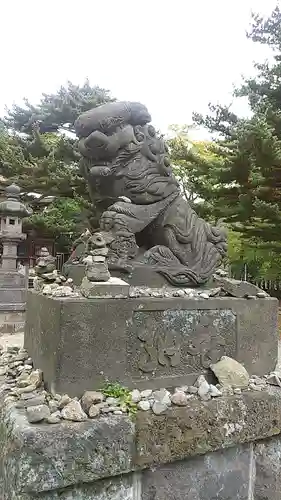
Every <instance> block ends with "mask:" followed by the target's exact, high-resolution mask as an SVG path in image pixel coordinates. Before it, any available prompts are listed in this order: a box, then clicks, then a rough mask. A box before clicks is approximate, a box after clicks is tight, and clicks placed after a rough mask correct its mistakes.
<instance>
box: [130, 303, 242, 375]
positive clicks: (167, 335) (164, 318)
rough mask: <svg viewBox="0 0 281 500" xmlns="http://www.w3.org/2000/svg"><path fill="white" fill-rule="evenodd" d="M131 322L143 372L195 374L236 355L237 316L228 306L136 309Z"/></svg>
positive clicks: (139, 368) (137, 355) (138, 363)
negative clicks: (215, 307)
mask: <svg viewBox="0 0 281 500" xmlns="http://www.w3.org/2000/svg"><path fill="white" fill-rule="evenodd" d="M132 323H133V325H132V326H133V330H134V332H135V334H136V338H137V344H138V348H137V352H136V359H137V366H136V368H137V369H138V370H140V371H141V372H142V373H147V374H155V375H156V376H157V375H161V374H173V375H175V374H181V373H192V372H194V371H202V369H204V368H208V367H209V366H210V364H212V363H215V362H216V361H218V360H219V359H220V358H221V356H223V355H228V356H232V357H233V356H235V351H236V315H235V314H234V313H233V311H231V310H228V309H220V310H166V311H137V312H135V313H134V315H133V322H132Z"/></svg>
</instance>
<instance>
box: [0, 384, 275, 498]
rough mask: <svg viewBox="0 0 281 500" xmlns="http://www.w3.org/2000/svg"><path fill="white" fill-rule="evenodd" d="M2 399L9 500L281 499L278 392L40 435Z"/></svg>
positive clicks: (2, 483) (3, 468)
mask: <svg viewBox="0 0 281 500" xmlns="http://www.w3.org/2000/svg"><path fill="white" fill-rule="evenodd" d="M278 390H279V389H277V392H278ZM0 399H1V403H0V446H1V455H0V498H1V500H35V499H38V500H39V499H41V500H58V499H60V500H76V499H77V500H78V499H80V500H172V499H174V500H186V499H187V500H194V499H198V500H210V499H211V498H214V499H215V498H217V499H219V500H230V499H231V500H234V499H236V498H237V499H239V500H250V499H251V500H279V498H280V471H281V464H280V452H279V451H278V450H279V448H280V445H281V441H280V437H279V433H280V432H281V398H280V394H279V395H278V394H277V393H275V391H272V394H268V393H266V392H264V393H248V394H245V395H243V396H235V397H234V396H232V397H228V398H220V399H219V400H212V401H210V402H205V403H202V402H200V401H198V400H196V401H195V400H194V401H191V402H190V406H189V407H185V408H173V409H170V410H168V412H167V414H165V415H160V416H155V415H154V416H152V415H151V414H148V413H139V414H138V415H137V419H136V421H135V422H134V423H133V422H132V421H131V420H130V419H129V417H127V416H125V415H124V416H111V417H108V416H104V417H101V418H98V419H96V420H92V421H87V422H83V423H72V422H64V423H60V424H54V425H46V424H42V425H39V424H37V425H35V424H33V425H32V424H29V423H28V422H27V419H26V417H25V415H24V414H23V413H22V411H21V410H17V409H15V407H14V405H13V403H11V402H8V401H6V402H4V398H3V394H2V396H1V398H0ZM272 436H276V437H272ZM271 480H272V481H271ZM270 483H272V484H270ZM278 495H279V496H278Z"/></svg>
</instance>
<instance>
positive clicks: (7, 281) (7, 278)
mask: <svg viewBox="0 0 281 500" xmlns="http://www.w3.org/2000/svg"><path fill="white" fill-rule="evenodd" d="M7 288H16V289H17V288H26V278H25V276H23V275H22V274H20V273H19V272H17V271H3V270H1V269H0V290H1V289H7Z"/></svg>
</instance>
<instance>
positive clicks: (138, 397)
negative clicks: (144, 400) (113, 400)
mask: <svg viewBox="0 0 281 500" xmlns="http://www.w3.org/2000/svg"><path fill="white" fill-rule="evenodd" d="M131 399H132V402H133V403H138V402H139V401H140V400H141V393H140V391H139V390H138V389H134V390H133V391H132V392H131Z"/></svg>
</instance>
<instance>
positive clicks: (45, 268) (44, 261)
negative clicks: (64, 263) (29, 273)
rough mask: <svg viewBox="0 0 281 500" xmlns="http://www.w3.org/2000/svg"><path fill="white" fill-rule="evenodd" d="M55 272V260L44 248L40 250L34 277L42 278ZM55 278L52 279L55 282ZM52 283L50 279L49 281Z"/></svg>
mask: <svg viewBox="0 0 281 500" xmlns="http://www.w3.org/2000/svg"><path fill="white" fill-rule="evenodd" d="M55 270H56V259H55V257H53V256H52V255H51V254H50V253H49V251H48V249H47V248H46V247H43V248H41V250H40V254H39V257H38V259H37V260H36V266H35V273H36V276H39V277H43V275H44V277H45V276H46V275H47V276H48V275H51V274H52V275H53V273H54V271H55ZM55 279H56V278H54V281H55ZM50 281H52V279H51V280H50Z"/></svg>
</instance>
